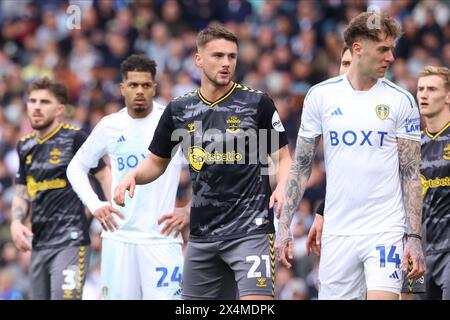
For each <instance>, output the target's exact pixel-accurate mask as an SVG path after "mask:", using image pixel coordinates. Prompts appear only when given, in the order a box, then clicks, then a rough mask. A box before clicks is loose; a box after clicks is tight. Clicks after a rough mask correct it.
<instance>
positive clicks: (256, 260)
mask: <svg viewBox="0 0 450 320" xmlns="http://www.w3.org/2000/svg"><path fill="white" fill-rule="evenodd" d="M261 259H262V260H264V261H265V263H266V277H267V278H270V258H269V256H268V255H265V254H263V255H261V258H259V256H247V257H245V261H246V262H253V264H252V266H251V267H250V269H249V270H248V273H247V278H259V277H261V272H259V271H256V269H258V267H259V265H260V264H261Z"/></svg>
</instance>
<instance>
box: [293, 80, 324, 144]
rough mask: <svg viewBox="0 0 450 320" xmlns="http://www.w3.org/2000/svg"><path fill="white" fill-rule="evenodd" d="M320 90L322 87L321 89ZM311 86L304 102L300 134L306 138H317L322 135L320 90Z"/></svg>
mask: <svg viewBox="0 0 450 320" xmlns="http://www.w3.org/2000/svg"><path fill="white" fill-rule="evenodd" d="M319 90H320V89H319ZM319 90H318V89H317V88H314V87H313V88H311V89H310V90H309V91H308V94H307V95H306V98H305V102H304V104H303V112H302V118H301V122H300V129H299V131H298V135H299V136H301V137H305V138H315V137H317V136H320V135H322V117H321V112H320V101H319V99H318V98H319V97H318V95H319V93H320V91H319Z"/></svg>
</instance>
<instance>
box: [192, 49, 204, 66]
mask: <svg viewBox="0 0 450 320" xmlns="http://www.w3.org/2000/svg"><path fill="white" fill-rule="evenodd" d="M194 60H195V65H196V66H197V68H201V67H202V66H203V59H202V56H201V55H200V53H198V52H196V53H195V56H194Z"/></svg>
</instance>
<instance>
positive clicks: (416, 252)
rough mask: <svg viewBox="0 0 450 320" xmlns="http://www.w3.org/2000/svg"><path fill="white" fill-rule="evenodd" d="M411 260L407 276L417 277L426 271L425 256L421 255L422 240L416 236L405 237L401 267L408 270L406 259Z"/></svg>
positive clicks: (404, 270)
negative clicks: (410, 267)
mask: <svg viewBox="0 0 450 320" xmlns="http://www.w3.org/2000/svg"><path fill="white" fill-rule="evenodd" d="M409 260H411V261H412V269H411V271H410V272H409V273H408V274H407V277H408V278H411V279H414V280H416V279H419V278H420V277H421V276H422V275H423V274H424V273H425V271H426V265H425V258H424V255H423V249H422V241H421V240H420V239H418V238H412V237H410V238H407V240H406V244H405V251H404V254H403V263H402V269H403V272H408V261H409Z"/></svg>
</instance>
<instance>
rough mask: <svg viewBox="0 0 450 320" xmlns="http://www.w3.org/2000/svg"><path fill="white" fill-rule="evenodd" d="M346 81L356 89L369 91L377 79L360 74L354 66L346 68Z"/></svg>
mask: <svg viewBox="0 0 450 320" xmlns="http://www.w3.org/2000/svg"><path fill="white" fill-rule="evenodd" d="M347 78H348V82H350V85H351V86H352V88H353V89H354V90H357V91H369V90H370V89H371V88H372V87H373V86H374V85H375V84H376V83H377V82H378V79H373V78H370V77H367V76H365V75H364V74H362V73H361V72H360V71H359V70H358V68H357V67H356V66H355V67H353V68H352V66H350V68H349V69H348V72H347Z"/></svg>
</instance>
